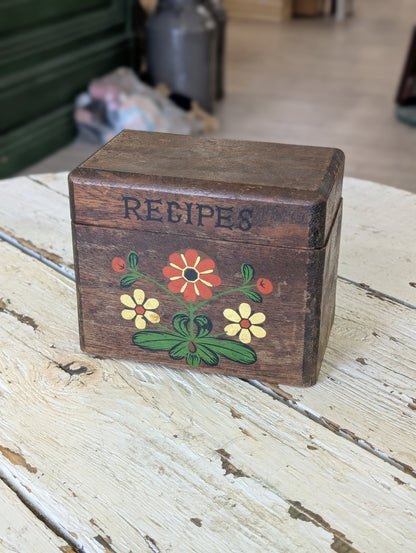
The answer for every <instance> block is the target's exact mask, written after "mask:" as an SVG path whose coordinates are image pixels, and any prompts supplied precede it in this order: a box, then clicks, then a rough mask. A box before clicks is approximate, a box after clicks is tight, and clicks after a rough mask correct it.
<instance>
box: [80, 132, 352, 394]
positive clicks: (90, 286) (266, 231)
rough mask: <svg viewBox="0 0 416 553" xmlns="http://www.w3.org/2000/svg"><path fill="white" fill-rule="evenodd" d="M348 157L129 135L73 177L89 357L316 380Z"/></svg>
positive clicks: (268, 378)
mask: <svg viewBox="0 0 416 553" xmlns="http://www.w3.org/2000/svg"><path fill="white" fill-rule="evenodd" d="M343 163H344V155H343V153H342V152H341V151H340V150H337V149H331V148H318V147H305V146H291V145H284V144H272V143H260V142H243V141H236V140H223V139H215V138H193V137H189V136H176V135H172V134H170V135H169V134H158V133H146V132H137V131H123V132H122V133H120V134H119V135H118V136H117V137H115V138H114V139H113V140H112V141H111V142H109V143H108V144H107V145H105V146H104V147H103V148H101V149H100V150H98V152H97V153H95V154H94V155H93V156H91V157H90V158H89V159H88V160H87V161H85V162H84V163H82V164H81V165H79V166H78V167H77V168H76V169H74V170H73V171H72V172H71V174H70V176H69V184H70V197H71V210H72V211H71V213H72V224H73V244H74V254H75V270H76V279H77V290H78V308H79V328H80V336H81V347H82V349H83V350H84V351H86V352H88V353H91V354H96V355H101V356H110V357H118V358H124V359H132V360H136V361H140V362H148V363H157V364H162V365H166V366H169V367H177V368H183V369H196V370H199V371H203V372H210V373H221V374H227V375H234V376H238V377H240V378H245V379H255V380H259V381H261V382H263V383H265V384H268V385H271V386H274V385H278V384H294V385H299V386H302V385H303V386H307V385H311V384H313V383H314V382H315V381H316V379H317V375H318V371H319V367H320V364H321V361H322V357H323V355H324V350H325V347H326V344H327V341H328V336H329V332H330V329H331V325H332V321H333V316H334V307H335V288H336V277H337V261H338V249H339V238H340V223H341V186H342V176H343Z"/></svg>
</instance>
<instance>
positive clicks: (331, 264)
mask: <svg viewBox="0 0 416 553" xmlns="http://www.w3.org/2000/svg"><path fill="white" fill-rule="evenodd" d="M341 223H342V202H341V204H340V206H339V209H338V213H337V216H336V218H335V222H334V226H333V229H332V232H331V235H330V238H329V240H328V244H327V247H326V256H325V265H324V275H323V284H322V299H321V329H320V334H319V350H318V362H317V367H318V369H319V367H320V365H321V363H322V359H323V357H324V354H325V348H326V346H327V344H328V340H329V334H330V332H331V328H332V323H333V322H334V315H335V304H336V288H337V277H338V259H339V246H340V240H341ZM315 376H316V378H317V376H318V375H317V374H316V375H315Z"/></svg>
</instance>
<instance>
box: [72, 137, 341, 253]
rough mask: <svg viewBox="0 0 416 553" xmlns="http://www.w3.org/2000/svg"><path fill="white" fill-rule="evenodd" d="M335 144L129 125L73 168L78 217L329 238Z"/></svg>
mask: <svg viewBox="0 0 416 553" xmlns="http://www.w3.org/2000/svg"><path fill="white" fill-rule="evenodd" d="M343 167H344V154H343V152H342V151H341V150H338V149H335V148H324V147H314V146H298V145H288V144H276V143H268V142H253V141H241V140H229V139H220V138H206V137H203V138H202V137H191V136H183V135H173V134H165V133H153V132H142V131H129V130H125V131H122V132H121V133H120V134H118V135H117V136H116V137H115V138H113V139H112V140H111V141H110V142H108V143H107V144H106V145H105V146H103V147H102V148H100V149H99V150H98V151H97V152H96V153H95V154H93V155H92V156H91V157H90V158H88V159H87V160H86V161H85V162H83V163H81V164H80V165H79V166H78V167H77V168H76V169H74V170H73V171H72V172H71V173H70V175H69V184H70V197H71V216H72V221H73V222H74V223H76V224H82V225H93V226H101V227H107V228H117V229H126V230H140V231H148V232H155V233H169V234H178V235H191V236H193V237H202V238H207V239H220V240H228V241H231V242H249V243H252V244H263V245H273V246H279V247H291V248H302V249H318V248H322V247H324V246H325V243H326V241H327V238H328V236H329V233H330V231H331V228H332V223H333V221H334V219H335V215H336V213H337V210H338V206H339V204H340V198H341V186H342V176H343Z"/></svg>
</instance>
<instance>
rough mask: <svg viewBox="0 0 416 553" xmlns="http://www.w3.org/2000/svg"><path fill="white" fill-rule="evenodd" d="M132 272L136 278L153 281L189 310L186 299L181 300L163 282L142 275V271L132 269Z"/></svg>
mask: <svg viewBox="0 0 416 553" xmlns="http://www.w3.org/2000/svg"><path fill="white" fill-rule="evenodd" d="M132 274H134V275H136V276H137V278H138V279H139V278H145V279H146V280H148V281H149V282H153V284H156V286H159V288H161V289H162V290H163V291H164V292H167V293H168V294H170V295H171V296H172V298H175V300H176V301H178V302H179V303H180V304H181V305H183V306H184V307H185V308H186V309H187V310H188V311H190V308H189V306H188V304H187V303H186V301H184V300H181V298H179V297H178V296H176V295H175V294H174V293H173V292H171V291H170V290H169V288H167V287H166V286H164V285H163V284H160V282H158V281H157V280H155V279H154V278H152V277H149V276H147V275H144V274H143V273H138V272H137V271H134V270H133V271H132Z"/></svg>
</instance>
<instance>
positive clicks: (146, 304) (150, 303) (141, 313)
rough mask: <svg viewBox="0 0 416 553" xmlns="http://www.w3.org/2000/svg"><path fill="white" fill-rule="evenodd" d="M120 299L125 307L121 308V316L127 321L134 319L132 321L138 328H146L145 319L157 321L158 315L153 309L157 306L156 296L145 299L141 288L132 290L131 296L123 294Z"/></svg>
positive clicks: (158, 319)
mask: <svg viewBox="0 0 416 553" xmlns="http://www.w3.org/2000/svg"><path fill="white" fill-rule="evenodd" d="M120 301H121V303H122V304H123V305H125V306H126V307H127V309H123V311H122V312H121V316H122V317H123V319H126V320H127V321H131V320H133V319H134V323H135V325H136V327H137V328H138V329H139V330H143V329H144V328H146V321H149V322H150V323H158V322H159V321H160V317H159V315H158V314H157V313H155V312H154V311H153V310H154V309H157V308H158V307H159V301H158V300H157V299H156V298H148V299H146V296H145V293H144V291H143V290H140V289H137V290H135V291H134V292H133V297H131V296H129V295H127V294H123V295H122V296H121V297H120Z"/></svg>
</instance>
